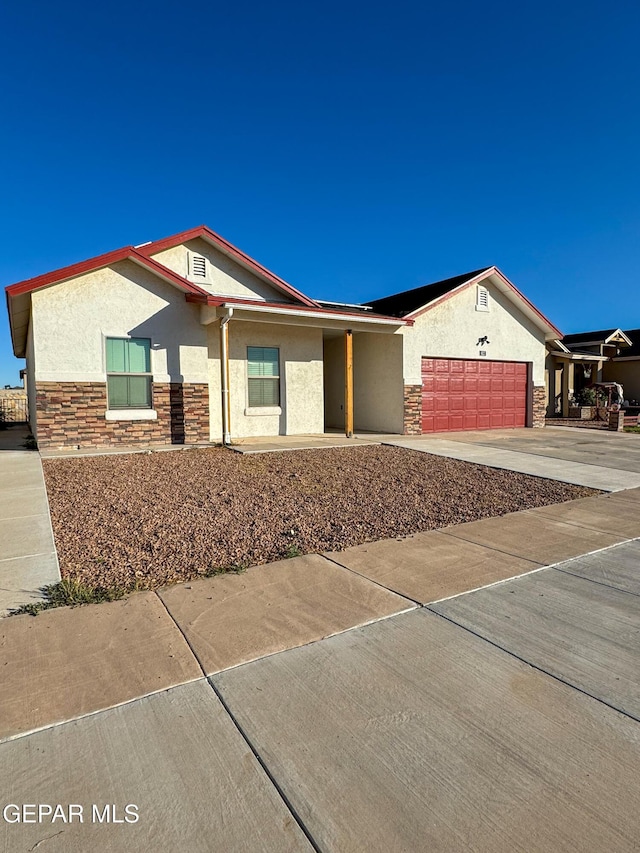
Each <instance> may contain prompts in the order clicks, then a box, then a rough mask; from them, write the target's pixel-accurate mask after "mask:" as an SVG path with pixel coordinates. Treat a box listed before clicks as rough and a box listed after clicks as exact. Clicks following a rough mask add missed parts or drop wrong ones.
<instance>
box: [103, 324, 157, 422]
mask: <svg viewBox="0 0 640 853" xmlns="http://www.w3.org/2000/svg"><path fill="white" fill-rule="evenodd" d="M107 398H108V406H109V408H110V409H150V408H151V341H150V340H148V339H147V338H107Z"/></svg>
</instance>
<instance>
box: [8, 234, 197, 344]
mask: <svg viewBox="0 0 640 853" xmlns="http://www.w3.org/2000/svg"><path fill="white" fill-rule="evenodd" d="M127 260H128V261H133V262H134V263H136V264H138V265H139V266H141V267H143V268H144V269H148V270H150V271H151V272H152V273H154V275H157V276H158V277H159V278H161V279H162V280H163V281H165V282H168V283H169V284H171V285H173V286H174V287H176V288H178V290H181V291H182V292H183V293H185V294H191V295H206V291H204V290H202V289H201V288H200V287H198V286H197V285H195V284H192V283H191V282H190V281H187V280H186V279H185V278H182V276H179V275H177V274H176V273H174V272H173V271H172V270H170V269H167V267H164V266H162V264H159V263H158V262H157V261H155V260H153V258H149V257H147V256H146V255H143V254H141V253H140V252H139V251H138V250H137V249H136V248H135V247H133V246H124V247H123V248H122V249H116V250H115V251H114V252H107V253H106V254H104V255H97V256H96V257H95V258H89V259H88V260H86V261H80V263H77V264H71V265H70V266H67V267H61V268H60V269H57V270H53V271H52V272H49V273H45V274H44V275H39V276H36V277H35V278H29V279H26V280H25V281H19V282H17V283H16V284H11V285H9V287H7V288H5V294H6V298H7V311H8V314H9V326H10V328H11V340H12V343H13V351H14V354H15V355H16V356H17V357H18V358H24V354H25V348H26V341H27V332H28V328H29V317H30V311H31V309H30V302H31V294H32V293H33V292H34V291H36V290H42V289H43V288H45V287H51V286H53V285H56V284H60V283H61V282H63V281H69V279H72V278H77V277H79V276H81V275H84V274H85V273H89V272H94V271H95V270H99V269H103V268H104V267H110V266H112V265H113V264H116V263H119V262H120V261H127Z"/></svg>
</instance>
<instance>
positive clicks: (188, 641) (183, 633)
mask: <svg viewBox="0 0 640 853" xmlns="http://www.w3.org/2000/svg"><path fill="white" fill-rule="evenodd" d="M153 593H154V595H155V596H156V598H157V599H158V601H159V602H160V604H161V605H162V606H163V607H164V609H165V611H166V613H167V616H168V617H169V619H171V621H172V622H173V624H174V625H175V626H176V628H177V629H178V631H179V632H180V634H181V635H182V639H183V640H184V641H185V643H186V644H187V646H188V648H189V651H190V652H191V654H192V655H193V657H194V658H195V660H196V663H197V664H198V666H199V667H200V672H201V673H202V675H203V676H204V677H205V678H206V677H207V672H206V670H205V668H204V666H203V664H202V661H201V660H200V658H199V656H198V653H197V652H196V650H195V649H194V648H193V646H192V645H191V642H190V640H189V639H188V638H187V635H186V634H185V632H184V631H183V630H182V626H181V625H179V624H178V622H177V621H176V620H175V619H174V617H173V614H172V613H171V611H170V610H169V608H168V607H167V605H166V604H165V603H164V601H163V600H162V598H161V597H160V596H159V595H158V592H157V590H155V589H154V591H153Z"/></svg>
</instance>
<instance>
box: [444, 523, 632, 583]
mask: <svg viewBox="0 0 640 853" xmlns="http://www.w3.org/2000/svg"><path fill="white" fill-rule="evenodd" d="M525 511H526V510H525ZM494 518H499V516H494ZM481 520H484V519H481ZM471 523H474V522H471ZM562 523H563V524H564V523H565V522H562ZM574 527H575V525H574ZM439 532H440V533H444V534H445V535H447V536H452V537H453V538H454V539H459V540H460V541H461V542H468V543H470V544H471V545H480V543H479V542H474V541H473V540H472V539H465V538H464V536H460V535H459V534H456V533H449V531H448V529H447V528H444V529H442V530H440V531H439ZM595 532H596V533H599V532H600V531H595ZM603 535H609V536H612V535H613V534H611V533H610V534H603ZM633 541H634V540H633V539H628V538H627V537H626V536H624V537H623V538H622V539H620V540H619V541H618V542H613V543H612V544H611V545H604V546H603V547H602V548H595V549H594V550H593V551H586V552H585V553H584V554H576V555H575V557H566V558H565V559H564V560H557V561H556V562H555V563H548V564H546V565H545V566H544V568H545V569H549V568H553V567H554V566H558V565H560V564H561V563H568V562H569V560H579V559H580V557H588V556H589V554H597V553H599V552H600V551H606V550H607V549H608V548H615V547H616V546H617V545H623V544H624V543H625V542H633ZM480 547H481V548H491V550H492V551H495V552H496V553H497V554H505V555H506V556H507V557H517V558H518V559H519V560H528V559H529V558H528V557H523V556H522V555H521V554H512V553H511V551H503V550H502V549H501V548H494V547H493V546H492V545H480ZM529 562H531V563H536V562H538V561H537V560H529ZM525 574H526V572H525Z"/></svg>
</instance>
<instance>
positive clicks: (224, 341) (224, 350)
mask: <svg viewBox="0 0 640 853" xmlns="http://www.w3.org/2000/svg"><path fill="white" fill-rule="evenodd" d="M232 315H233V308H229V309H228V310H227V315H226V317H221V318H220V373H221V377H220V378H221V380H222V382H221V385H222V443H223V444H231V406H230V405H229V320H230V319H231V317H232Z"/></svg>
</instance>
